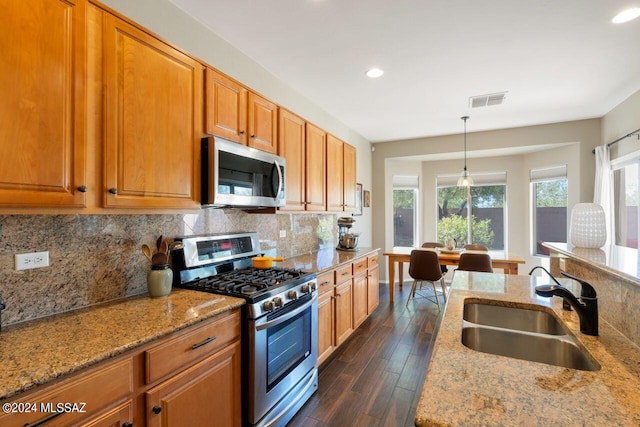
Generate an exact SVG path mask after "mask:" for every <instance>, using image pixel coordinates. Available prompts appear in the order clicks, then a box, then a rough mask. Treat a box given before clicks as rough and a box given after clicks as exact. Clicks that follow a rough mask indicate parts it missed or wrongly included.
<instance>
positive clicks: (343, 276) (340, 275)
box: [335, 264, 353, 285]
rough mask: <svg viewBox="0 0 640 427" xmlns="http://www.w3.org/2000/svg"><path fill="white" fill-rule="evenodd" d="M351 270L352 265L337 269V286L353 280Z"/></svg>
mask: <svg viewBox="0 0 640 427" xmlns="http://www.w3.org/2000/svg"><path fill="white" fill-rule="evenodd" d="M351 268H352V266H351V264H347V265H343V266H342V267H338V268H336V270H335V272H336V285H339V284H341V283H343V282H344V281H345V280H347V279H349V278H351V276H352V275H353V274H352V271H351Z"/></svg>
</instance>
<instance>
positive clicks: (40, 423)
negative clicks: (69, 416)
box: [24, 412, 64, 427]
mask: <svg viewBox="0 0 640 427" xmlns="http://www.w3.org/2000/svg"><path fill="white" fill-rule="evenodd" d="M62 414H64V412H54V413H53V414H51V415H49V416H47V417H44V418H43V419H41V420H38V421H36V422H35V423H31V424H25V425H24V427H37V426H41V425H42V424H44V423H47V422H49V421H51V420H52V419H54V418H56V417H59V416H60V415H62Z"/></svg>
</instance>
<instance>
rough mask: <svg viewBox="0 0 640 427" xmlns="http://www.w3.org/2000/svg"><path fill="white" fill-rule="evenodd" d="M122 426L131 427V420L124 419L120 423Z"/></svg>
mask: <svg viewBox="0 0 640 427" xmlns="http://www.w3.org/2000/svg"><path fill="white" fill-rule="evenodd" d="M122 427H133V423H132V422H131V421H125V422H124V423H122Z"/></svg>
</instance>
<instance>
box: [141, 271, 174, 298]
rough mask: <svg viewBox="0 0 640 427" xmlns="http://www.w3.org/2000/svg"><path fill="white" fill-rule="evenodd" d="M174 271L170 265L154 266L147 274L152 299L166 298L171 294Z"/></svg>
mask: <svg viewBox="0 0 640 427" xmlns="http://www.w3.org/2000/svg"><path fill="white" fill-rule="evenodd" d="M172 283H173V271H172V270H171V269H170V268H169V265H168V264H159V265H152V266H151V271H149V273H148V274H147V288H148V290H149V295H150V296H152V297H154V298H155V297H166V296H167V295H169V293H171V285H172Z"/></svg>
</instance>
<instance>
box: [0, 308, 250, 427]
mask: <svg viewBox="0 0 640 427" xmlns="http://www.w3.org/2000/svg"><path fill="white" fill-rule="evenodd" d="M203 334H205V335H207V336H209V337H215V338H214V339H207V340H204V341H203V340H202V336H203ZM205 341H206V343H205ZM169 351H171V352H172V354H173V356H174V358H177V359H179V360H180V361H181V363H180V364H179V365H176V364H174V363H170V362H168V359H167V358H166V357H165V356H167V355H168V354H169ZM185 353H188V354H189V356H184V354H185ZM149 355H152V357H149ZM152 365H159V366H157V367H155V368H154V366H152ZM11 403H15V404H16V405H18V404H20V405H22V406H21V407H24V405H25V404H27V403H29V404H37V411H34V410H32V411H30V412H25V411H21V412H17V411H14V412H6V413H0V426H23V425H31V424H33V425H43V426H44V425H46V426H47V427H56V426H69V425H73V426H78V425H82V426H91V427H116V426H117V427H132V426H142V425H145V424H146V425H148V426H174V427H182V426H224V427H227V426H240V425H241V423H242V408H241V404H242V395H241V345H240V309H235V310H232V311H230V312H226V313H224V314H220V315H218V316H216V317H214V318H212V319H207V320H204V321H202V322H200V323H199V324H197V325H194V326H191V327H189V328H186V329H183V330H181V331H179V332H175V333H173V334H171V335H170V336H168V337H166V338H161V339H159V340H157V341H154V342H152V343H150V344H147V345H144V346H142V347H140V348H137V349H134V350H132V351H130V352H128V353H126V354H124V355H121V356H118V357H116V358H115V359H114V360H109V361H106V362H102V363H99V364H97V365H95V366H92V367H89V368H86V369H84V370H82V371H80V372H78V373H76V374H73V375H70V376H69V377H68V378H63V379H61V380H58V381H54V382H52V383H50V384H45V385H43V386H40V387H37V388H36V389H34V390H33V391H30V392H25V393H21V394H19V395H18V396H16V397H14V398H12V399H8V400H6V401H4V400H2V401H0V404H11ZM74 403H76V404H78V405H82V406H81V407H80V406H79V407H78V409H80V410H81V411H80V410H77V411H76V410H73V411H65V412H62V413H61V414H60V415H56V414H55V411H56V409H57V408H58V404H63V405H64V404H74ZM43 405H45V406H43ZM46 405H50V406H46ZM63 408H66V406H64V407H63Z"/></svg>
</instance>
